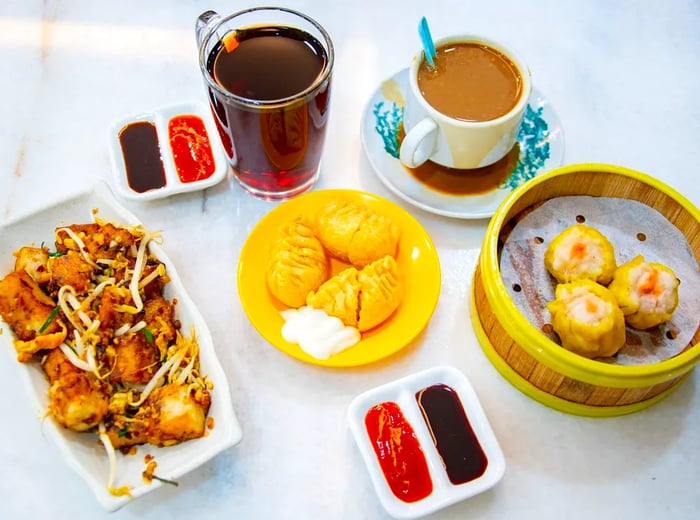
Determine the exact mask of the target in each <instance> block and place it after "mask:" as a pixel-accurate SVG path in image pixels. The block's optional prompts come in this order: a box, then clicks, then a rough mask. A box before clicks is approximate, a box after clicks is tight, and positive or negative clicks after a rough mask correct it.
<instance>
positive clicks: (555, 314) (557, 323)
mask: <svg viewBox="0 0 700 520" xmlns="http://www.w3.org/2000/svg"><path fill="white" fill-rule="evenodd" d="M547 308H548V309H549V312H550V313H551V314H552V328H553V329H554V331H555V332H556V333H557V334H558V335H559V339H560V340H561V345H562V347H564V348H565V349H567V350H570V351H571V352H574V353H576V354H579V355H581V356H585V357H587V358H595V357H609V356H613V355H615V354H616V353H617V352H618V351H619V350H620V349H621V348H622V347H623V345H624V344H625V317H624V316H623V314H622V311H621V310H620V308H619V307H618V306H617V302H616V301H615V297H614V296H613V295H612V293H611V292H610V291H609V290H608V289H607V288H605V287H603V286H602V285H600V284H597V283H595V282H593V281H591V280H579V281H576V282H571V283H566V284H559V285H557V288H556V291H555V299H554V301H551V302H549V303H548V304H547Z"/></svg>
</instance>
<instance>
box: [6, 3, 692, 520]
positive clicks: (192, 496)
mask: <svg viewBox="0 0 700 520" xmlns="http://www.w3.org/2000/svg"><path fill="white" fill-rule="evenodd" d="M255 4H258V2H251V3H250V5H255ZM246 5H249V4H240V3H236V4H235V5H234V4H232V3H231V2H224V1H219V0H210V1H207V2H204V1H199V0H197V1H195V0H192V1H189V2H171V1H165V0H152V1H150V2H141V1H136V0H125V1H121V2H88V1H86V0H83V1H79V0H3V1H2V3H0V95H1V96H2V98H3V101H2V109H1V110H0V114H1V117H0V222H5V221H7V220H11V219H14V218H17V217H19V216H21V215H23V214H26V213H29V212H32V211H34V210H37V209H38V208H41V207H42V206H44V205H45V204H47V203H49V202H51V201H54V200H60V199H63V198H66V197H68V196H70V195H71V194H73V193H75V192H77V191H81V190H83V189H84V188H85V187H86V186H89V185H91V184H92V183H94V182H95V181H98V180H105V181H107V182H109V183H111V182H112V177H111V171H110V162H109V154H108V148H107V143H108V135H107V134H108V128H109V125H110V123H111V122H112V121H113V120H115V119H118V118H121V117H122V116H124V115H126V114H128V113H130V112H134V111H140V110H147V109H149V108H153V107H156V106H160V105H164V104H169V103H174V102H178V101H184V100H201V101H204V99H205V97H204V89H203V85H202V82H201V78H200V76H199V72H198V67H197V56H196V47H195V42H194V34H193V27H194V21H195V18H196V17H197V15H198V14H200V13H201V12H202V11H205V10H207V9H214V10H217V11H219V12H222V13H223V12H227V10H230V9H232V8H242V7H244V6H246ZM284 5H286V6H289V7H293V8H296V9H299V10H301V11H304V12H306V13H308V14H309V15H311V16H312V17H314V18H316V19H317V20H318V21H319V22H321V23H322V24H323V25H324V26H325V27H326V28H327V29H328V31H329V33H330V34H331V37H332V38H333V41H334V43H335V46H336V52H337V55H336V58H337V62H336V67H335V72H334V86H333V92H332V99H331V116H330V120H329V128H328V138H327V142H326V147H325V151H324V155H323V166H322V174H321V178H320V180H319V182H318V184H317V185H316V187H315V189H316V190H320V189H327V188H355V189H361V190H365V191H368V192H373V193H376V194H378V195H381V196H383V197H386V198H388V199H390V200H392V201H395V202H396V203H398V204H400V205H401V206H403V207H404V208H406V209H407V210H408V211H410V212H411V213H412V214H413V215H414V216H415V217H416V218H417V219H418V220H419V221H420V222H421V224H422V225H423V226H424V227H425V229H426V230H427V231H428V232H429V234H430V235H431V237H432V239H433V240H434V242H435V244H436V246H437V250H438V254H439V258H440V262H441V266H442V289H441V294H440V299H439V302H438V305H437V308H436V311H435V313H434V315H433V317H432V319H431V321H430V322H429V324H428V326H427V328H426V330H425V331H424V333H423V334H421V335H420V336H419V337H418V338H417V339H416V340H415V341H413V342H412V343H411V344H410V345H409V346H408V347H407V348H406V349H404V350H402V351H401V352H400V353H398V354H396V355H394V356H392V357H390V358H388V359H386V360H383V361H380V362H377V363H374V364H371V365H368V366H364V367H358V368H353V369H327V368H321V367H317V366H314V365H309V364H305V363H301V362H299V361H297V360H295V359H292V358H291V357H289V356H287V355H285V354H284V353H282V352H280V351H278V350H277V349H275V348H273V347H272V346H271V345H270V344H269V343H267V342H266V341H265V340H264V339H263V338H262V337H261V336H260V335H259V334H258V333H257V332H256V330H255V329H254V328H253V327H252V326H251V324H250V323H249V321H248V320H247V318H246V316H245V314H244V312H243V309H242V307H241V303H240V301H239V298H238V293H237V287H236V278H235V274H236V266H237V262H238V257H239V252H240V250H241V247H242V245H243V243H244V241H245V239H246V236H247V235H248V233H249V232H250V230H251V229H252V227H253V226H254V225H255V223H256V222H257V220H258V219H259V218H261V217H262V216H264V215H265V214H266V213H267V212H269V211H270V210H271V209H273V208H274V207H275V204H274V203H269V202H264V201H261V200H257V199H255V198H253V197H251V196H249V195H247V194H246V193H244V192H243V191H242V190H241V189H240V188H239V187H238V186H237V185H235V184H234V183H230V182H226V181H225V182H223V183H221V184H219V185H217V186H215V187H212V188H209V189H207V190H206V191H204V192H198V193H193V194H185V195H179V196H175V197H172V198H169V199H166V200H160V201H153V202H143V203H139V202H133V201H132V202H125V203H124V204H125V205H126V206H127V207H128V208H129V209H130V210H131V211H133V212H134V213H135V214H136V215H137V216H138V217H139V218H140V219H141V220H142V221H143V222H144V223H145V224H146V226H147V227H148V228H151V229H162V230H163V237H164V239H165V247H166V249H167V250H168V251H169V252H171V256H172V257H173V261H174V262H175V264H176V266H177V268H178V270H179V271H180V273H181V275H182V277H183V279H184V282H185V284H186V286H187V287H188V288H189V290H190V294H191V296H192V298H193V299H194V301H195V303H196V304H197V305H198V306H199V307H200V309H201V311H202V313H203V314H204V316H205V318H206V320H207V322H208V324H209V326H210V328H211V331H212V334H213V336H214V340H215V343H216V348H217V352H218V355H219V357H220V359H221V362H222V364H223V365H224V368H225V371H226V373H227V375H228V378H229V381H230V385H231V394H232V399H233V405H234V408H235V411H236V414H237V416H238V418H239V420H240V422H241V425H242V428H243V435H244V437H243V440H242V442H241V443H240V444H238V445H237V446H235V447H233V448H231V449H229V450H226V451H225V452H223V453H221V454H220V455H219V456H217V457H216V458H214V459H213V460H211V461H210V462H208V463H207V464H205V465H203V466H201V467H200V468H198V469H196V470H194V471H192V472H191V473H189V474H187V475H186V476H184V477H182V478H181V479H180V481H179V486H178V487H176V488H175V487H171V486H164V487H163V488H161V489H159V490H157V491H155V492H154V493H150V494H148V495H147V496H145V497H142V498H139V499H138V500H135V501H134V502H133V503H130V504H128V505H127V506H125V507H124V508H122V509H121V510H119V511H118V512H116V513H112V514H111V515H110V514H108V513H105V512H103V511H102V510H101V509H100V507H99V505H98V503H97V502H96V500H95V499H94V497H93V496H92V494H91V493H90V492H89V490H88V489H87V487H86V486H85V484H84V483H83V481H82V480H81V479H80V478H79V477H78V476H77V475H76V474H75V473H74V472H73V471H71V469H70V468H69V467H68V465H67V464H66V463H65V462H64V460H63V459H62V458H61V456H60V454H59V453H58V452H57V450H56V449H55V447H54V446H53V445H52V444H51V443H50V442H49V441H48V440H47V439H46V438H45V436H44V435H43V434H42V429H41V424H40V420H39V418H37V417H36V416H34V414H33V413H31V412H30V410H29V407H28V406H26V404H27V402H28V395H27V392H26V391H25V389H24V388H23V385H22V382H21V380H20V378H19V375H18V370H17V367H16V362H15V360H14V353H12V352H8V351H4V352H0V389H1V391H0V417H2V428H0V518H3V519H14V518H54V519H59V518H60V519H62V518H70V519H77V518H90V519H95V518H107V517H108V516H110V517H111V518H114V519H131V518H139V519H143V518H159V519H160V518H169V519H171V520H178V519H191V518H195V517H198V518H211V519H219V518H220V519H230V518H246V519H247V518H261V519H262V518H347V519H365V518H387V515H386V513H385V512H384V510H383V509H382V507H381V505H380V503H379V501H378V499H377V497H376V494H375V492H374V489H373V488H372V485H371V482H370V480H369V478H368V473H367V471H366V469H365V467H364V466H363V462H362V460H361V458H360V454H359V452H358V450H357V448H356V446H355V444H354V441H353V438H352V436H351V433H350V431H349V429H348V425H347V422H346V411H347V406H348V404H349V402H350V401H351V399H352V398H353V397H354V396H355V395H357V394H359V393H361V392H363V391H364V390H367V389H369V388H371V387H374V386H376V385H378V384H381V383H384V382H388V381H391V380H393V379H396V378H398V377H402V376H405V375H407V374H411V373H414V372H416V371H419V370H422V369H424V368H429V367H432V366H434V365H441V364H447V365H452V366H454V367H456V368H458V369H459V370H461V371H462V372H463V373H464V374H466V375H467V377H468V378H469V379H470V381H471V383H472V384H473V386H474V388H475V390H476V392H477V394H478V396H479V398H480V400H481V403H482V405H483V407H484V409H485V411H486V413H487V415H488V417H489V419H490V421H491V424H492V426H493V429H494V431H495V433H496V436H497V438H498V439H499V442H500V443H501V446H502V449H503V451H504V454H505V458H506V472H505V476H504V478H503V480H502V481H501V482H500V483H499V484H498V485H497V486H496V487H494V488H493V489H491V490H490V491H488V492H486V493H483V494H481V495H479V496H477V497H475V498H472V499H470V500H468V501H466V502H461V503H459V504H456V505H453V506H451V507H449V508H447V509H444V510H442V511H440V512H438V513H435V514H434V516H433V517H434V518H436V519H438V518H439V519H450V518H481V519H504V518H518V519H528V518H533V519H535V518H536V519H543V518H562V517H566V518H568V519H570V520H574V519H590V518H597V519H600V520H602V519H622V518H664V519H688V518H696V517H697V515H698V512H699V511H700V493H698V482H700V449H698V446H700V378H699V376H698V375H697V374H694V375H692V376H691V377H690V378H688V380H687V381H685V382H684V384H682V385H681V387H680V388H678V390H677V391H676V392H674V393H673V394H672V395H670V396H669V397H668V398H666V399H665V400H663V401H661V402H660V403H658V404H656V405H655V406H653V407H651V408H650V409H648V410H646V411H643V412H639V413H636V414H632V415H629V416H624V417H618V418H611V419H592V418H582V417H577V416H572V415H567V414H564V413H560V412H558V411H555V410H552V409H549V408H547V407H545V406H543V405H541V404H539V403H538V402H535V401H533V400H531V399H530V398H528V397H526V396H525V395H523V394H522V393H520V392H519V391H518V390H517V389H515V388H514V387H513V386H511V385H510V384H509V383H508V382H507V381H506V380H505V379H503V378H502V377H501V376H500V375H499V374H498V372H496V370H495V369H494V368H493V366H492V365H491V364H490V363H489V361H488V360H487V359H486V357H485V356H484V354H483V352H482V350H481V348H480V347H479V345H478V343H477V341H476V338H475V335H474V333H473V330H472V325H471V322H470V319H469V303H468V300H469V294H470V288H471V275H472V272H473V269H474V266H475V262H476V259H477V256H478V253H479V247H480V244H481V241H482V238H483V234H484V232H485V229H486V225H487V222H488V221H487V220H486V219H481V220H458V219H452V218H448V217H443V216H438V215H435V214H432V213H429V212H426V211H424V210H421V209H418V208H415V207H413V206H412V205H410V204H408V203H406V202H404V201H402V200H401V199H400V198H397V197H396V196H395V195H394V194H393V193H392V192H391V191H389V190H388V189H387V188H385V186H384V185H383V184H382V182H380V180H379V179H378V177H377V175H376V174H375V173H374V171H373V169H372V167H371V165H370V163H369V161H368V159H367V157H366V155H365V153H364V151H363V149H362V144H361V139H360V130H359V129H360V117H361V113H362V111H363V109H364V106H365V104H366V103H367V101H368V99H369V98H370V96H371V95H372V93H373V92H374V91H375V89H376V88H377V86H378V85H379V84H380V82H381V81H382V80H383V79H385V78H387V77H389V76H391V75H393V74H394V73H396V72H397V71H399V70H401V69H402V68H404V67H405V66H406V65H407V63H408V62H409V60H410V58H411V56H412V55H413V54H414V53H415V52H416V50H417V47H418V45H419V39H418V34H417V23H418V20H419V18H420V17H421V16H422V15H426V16H427V17H428V18H429V20H430V23H431V27H432V29H433V34H434V35H435V36H436V37H437V36H440V35H446V34H450V33H465V32H473V33H483V34H488V35H491V36H492V37H494V38H495V39H502V40H503V41H505V42H508V43H509V44H511V45H512V46H513V47H515V48H517V49H518V50H519V52H520V53H521V54H522V55H523V56H524V57H525V59H526V60H527V62H528V63H529V65H530V68H531V70H532V75H533V79H534V84H535V85H536V87H537V88H538V89H539V90H540V91H541V92H542V93H543V94H544V95H545V96H546V97H547V98H548V99H549V101H550V102H551V105H552V107H553V108H554V109H555V110H556V113H557V114H558V116H559V119H560V120H561V122H562V125H563V129H564V134H565V141H566V144H565V155H564V163H565V164H572V163H581V162H604V163H613V164H619V165H624V166H627V167H630V168H634V169H637V170H641V171H643V172H646V173H648V174H650V175H653V176H655V177H657V178H658V179H660V180H661V181H663V182H665V183H667V184H668V185H670V186H672V187H673V188H675V189H677V190H678V191H680V192H681V193H683V194H684V195H685V196H686V197H687V198H688V199H689V200H690V201H691V202H692V203H694V204H696V205H697V204H699V203H700V182H699V181H698V175H699V174H698V171H699V170H698V164H700V146H698V143H700V103H698V92H700V73H698V70H700V31H698V27H700V4H698V3H697V2H696V1H695V0H671V1H668V2H658V1H651V0H642V1H639V2H630V1H618V2H609V1H604V0H586V1H583V0H580V1H579V0H571V1H567V2H561V1H557V0H534V1H532V2H519V1H516V0H493V1H490V2H478V1H475V0H454V1H443V0H436V1H434V2H418V1H415V0H387V1H382V2H377V1H374V2H370V1H366V0H356V1H353V2H323V1H311V0H309V1H300V0H289V1H286V2H284ZM0 254H3V255H8V254H10V252H9V251H1V252H0Z"/></svg>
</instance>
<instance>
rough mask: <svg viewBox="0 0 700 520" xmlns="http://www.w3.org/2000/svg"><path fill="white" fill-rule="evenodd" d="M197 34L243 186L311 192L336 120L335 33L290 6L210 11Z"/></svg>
mask: <svg viewBox="0 0 700 520" xmlns="http://www.w3.org/2000/svg"><path fill="white" fill-rule="evenodd" d="M195 31H196V37H197V43H198V45H199V66H200V70H201V73H202V77H203V78H204V83H205V86H206V89H207V95H208V98H209V103H210V105H211V109H212V114H213V116H214V121H215V123H216V126H217V130H218V132H219V136H220V137H221V143H222V145H223V148H224V150H225V151H226V155H227V157H228V160H229V163H230V164H231V167H232V169H233V173H234V177H235V178H236V179H237V180H238V182H239V184H240V185H241V186H242V187H243V188H244V189H245V190H247V191H248V192H250V193H252V194H253V195H255V196H258V197H260V198H264V199H267V200H283V199H286V198H289V197H292V196H294V195H297V194H299V193H302V192H304V191H306V190H308V189H310V188H311V187H312V186H313V185H314V183H315V182H316V180H317V178H318V174H319V166H320V160H321V154H322V151H323V144H324V140H325V134H326V127H327V124H326V123H327V120H328V108H329V101H330V86H331V72H332V70H333V62H334V51H333V43H332V42H331V39H330V36H329V35H328V33H327V32H326V31H325V29H324V28H323V27H322V26H321V25H319V24H318V22H316V21H315V20H313V19H311V18H309V17H308V16H306V15H305V14H303V13H299V12H297V11H293V10H291V9H286V8H282V7H254V8H250V9H246V10H243V11H239V12H236V13H233V14H230V15H227V16H220V15H219V14H218V13H216V12H214V11H207V12H205V13H202V15H200V17H199V18H198V19H197V23H196V26H195Z"/></svg>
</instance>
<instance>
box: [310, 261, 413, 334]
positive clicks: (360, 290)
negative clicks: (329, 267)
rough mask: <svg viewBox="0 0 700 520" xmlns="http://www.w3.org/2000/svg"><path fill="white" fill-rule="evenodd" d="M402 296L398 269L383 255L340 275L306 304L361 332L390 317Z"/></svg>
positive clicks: (333, 278) (320, 289)
mask: <svg viewBox="0 0 700 520" xmlns="http://www.w3.org/2000/svg"><path fill="white" fill-rule="evenodd" d="M402 296H403V286H402V283H401V279H400V276H399V269H398V265H397V264H396V260H394V258H393V257H392V256H390V255H386V256H384V257H383V258H380V259H378V260H375V261H374V262H372V263H370V264H369V265H367V266H365V267H364V268H363V269H362V270H359V271H358V270H357V269H356V268H354V267H349V268H347V269H345V270H344V271H341V272H340V273H338V274H337V275H335V276H334V277H332V278H331V279H330V280H328V281H327V282H325V283H324V284H323V285H321V287H319V288H318V291H316V292H314V293H311V294H309V295H308V297H307V298H306V304H307V305H309V306H311V307H314V308H316V309H321V310H323V311H325V312H326V314H329V315H330V316H336V317H338V318H340V320H341V321H342V322H343V323H344V324H345V325H348V326H350V327H357V329H358V330H359V331H360V332H363V331H366V330H369V329H371V328H374V327H376V326H377V325H379V324H380V323H382V322H383V321H385V320H386V319H387V318H388V317H389V316H391V314H392V313H393V312H394V311H395V310H396V308H397V307H398V306H399V303H400V302H401V298H402Z"/></svg>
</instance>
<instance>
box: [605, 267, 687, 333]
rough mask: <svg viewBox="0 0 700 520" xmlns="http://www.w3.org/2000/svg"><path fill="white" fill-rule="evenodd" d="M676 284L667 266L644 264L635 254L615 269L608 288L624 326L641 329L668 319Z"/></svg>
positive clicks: (676, 303)
mask: <svg viewBox="0 0 700 520" xmlns="http://www.w3.org/2000/svg"><path fill="white" fill-rule="evenodd" d="M679 284H680V281H679V280H678V277H677V276H676V273H674V272H673V270H672V269H671V268H670V267H667V266H665V265H663V264H660V263H656V262H645V261H644V257H643V256H642V255H637V256H636V257H634V258H633V259H632V260H630V261H629V262H627V263H624V264H622V265H621V266H620V267H618V268H617V270H616V271H615V275H614V277H613V281H612V282H610V285H609V286H608V289H610V291H611V292H612V293H613V295H614V296H615V298H616V299H617V302H618V304H619V305H620V309H622V313H623V314H624V315H625V321H626V322H627V324H628V325H629V326H630V327H634V328H635V329H642V330H644V329H649V328H651V327H655V326H656V325H661V324H662V323H664V322H666V321H668V320H670V319H671V315H672V314H673V311H675V310H676V307H677V306H678V286H679Z"/></svg>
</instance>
